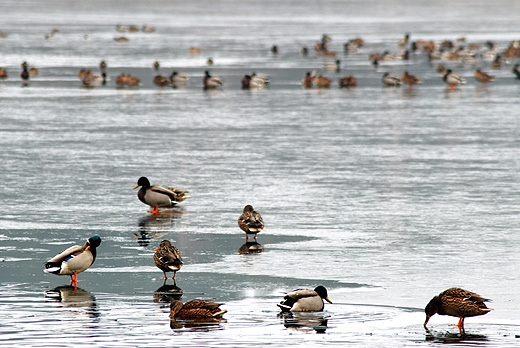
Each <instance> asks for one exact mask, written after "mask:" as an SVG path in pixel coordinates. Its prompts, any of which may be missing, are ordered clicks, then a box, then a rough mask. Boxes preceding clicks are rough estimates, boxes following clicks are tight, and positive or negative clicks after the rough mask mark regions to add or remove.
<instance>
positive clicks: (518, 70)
mask: <svg viewBox="0 0 520 348" xmlns="http://www.w3.org/2000/svg"><path fill="white" fill-rule="evenodd" d="M511 72H512V73H513V74H515V76H516V78H517V79H520V64H515V66H514V67H513V69H511Z"/></svg>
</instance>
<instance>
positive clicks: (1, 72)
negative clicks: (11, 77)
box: [0, 68, 8, 79]
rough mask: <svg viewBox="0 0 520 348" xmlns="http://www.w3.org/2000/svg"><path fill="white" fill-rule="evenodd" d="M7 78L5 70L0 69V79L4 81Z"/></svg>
mask: <svg viewBox="0 0 520 348" xmlns="http://www.w3.org/2000/svg"><path fill="white" fill-rule="evenodd" d="M7 76H8V75H7V70H6V69H5V68H0V79H6V78H7Z"/></svg>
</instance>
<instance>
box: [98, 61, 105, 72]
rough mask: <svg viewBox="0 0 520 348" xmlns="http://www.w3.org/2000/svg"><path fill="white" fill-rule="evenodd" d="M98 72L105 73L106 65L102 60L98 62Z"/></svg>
mask: <svg viewBox="0 0 520 348" xmlns="http://www.w3.org/2000/svg"><path fill="white" fill-rule="evenodd" d="M99 70H101V71H102V72H105V71H106V70H107V63H106V62H105V61H104V60H102V61H101V62H99Z"/></svg>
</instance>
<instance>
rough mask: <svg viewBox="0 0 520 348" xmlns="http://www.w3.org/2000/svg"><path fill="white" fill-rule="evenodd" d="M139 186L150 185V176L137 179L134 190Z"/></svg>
mask: <svg viewBox="0 0 520 348" xmlns="http://www.w3.org/2000/svg"><path fill="white" fill-rule="evenodd" d="M139 186H141V187H150V180H148V178H147V177H145V176H142V177H140V178H139V180H137V184H135V186H134V190H135V189H136V188H138V187H139Z"/></svg>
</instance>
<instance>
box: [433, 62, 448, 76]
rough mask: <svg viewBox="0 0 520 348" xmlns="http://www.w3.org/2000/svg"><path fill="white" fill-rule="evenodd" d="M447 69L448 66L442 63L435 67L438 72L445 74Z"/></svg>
mask: <svg viewBox="0 0 520 348" xmlns="http://www.w3.org/2000/svg"><path fill="white" fill-rule="evenodd" d="M446 70H448V69H446V67H445V66H444V65H442V64H439V65H438V66H437V69H435V71H436V72H438V73H439V74H443V75H444V73H445V72H446Z"/></svg>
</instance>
